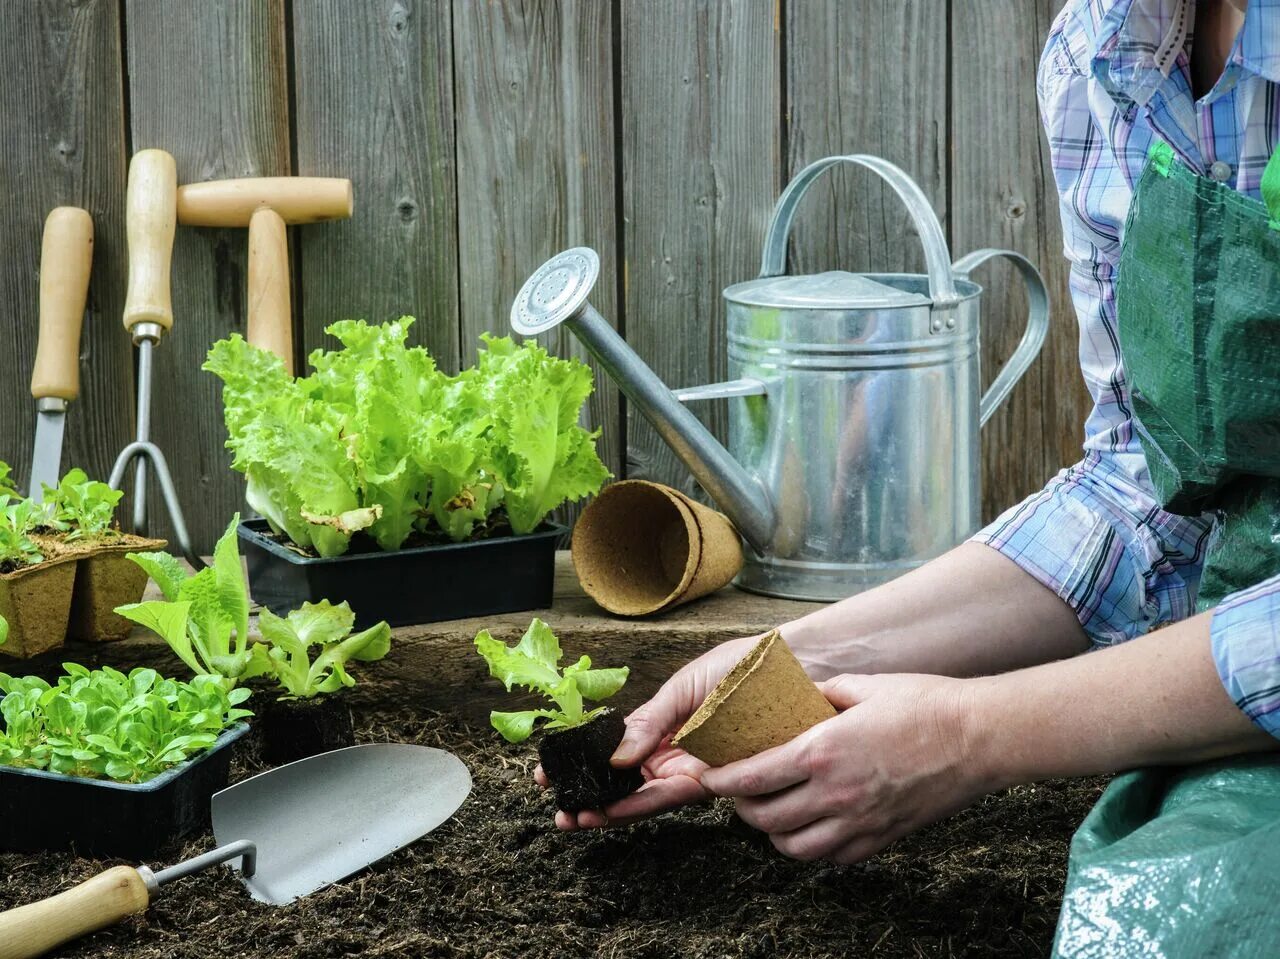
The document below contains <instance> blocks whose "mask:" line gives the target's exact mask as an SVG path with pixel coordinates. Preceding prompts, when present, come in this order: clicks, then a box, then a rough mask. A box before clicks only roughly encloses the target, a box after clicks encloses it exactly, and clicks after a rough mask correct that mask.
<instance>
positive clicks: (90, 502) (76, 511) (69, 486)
mask: <svg viewBox="0 0 1280 959" xmlns="http://www.w3.org/2000/svg"><path fill="white" fill-rule="evenodd" d="M123 495H124V493H123V491H121V490H116V489H112V488H111V487H110V486H108V485H107V484H106V483H100V482H98V481H96V480H91V479H89V477H88V476H87V475H86V474H85V471H84V470H82V469H78V468H77V469H72V470H70V471H68V472H67V474H66V475H65V476H63V477H62V479H61V480H60V481H59V482H58V485H57V487H53V486H49V485H48V484H46V485H45V487H44V502H43V504H42V507H41V513H42V515H41V518H40V525H42V526H45V527H48V528H49V529H51V530H54V531H55V532H58V533H61V534H63V535H62V538H63V539H64V540H66V541H67V542H69V543H70V542H75V541H76V540H81V539H93V538H98V537H103V536H107V535H110V534H112V533H116V534H118V533H119V530H117V529H116V528H115V516H116V506H117V504H119V502H120V497H121V496H123Z"/></svg>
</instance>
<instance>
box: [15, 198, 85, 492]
mask: <svg viewBox="0 0 1280 959" xmlns="http://www.w3.org/2000/svg"><path fill="white" fill-rule="evenodd" d="M92 263H93V220H92V219H91V218H90V216H89V213H88V211H87V210H82V209H80V208H79V207H74V206H60V207H58V208H57V209H55V210H53V211H51V212H50V213H49V216H48V217H47V218H46V219H45V221H44V237H43V239H42V241H41V244H40V338H39V341H38V343H37V346H36V363H35V367H34V368H33V369H32V371H31V395H32V396H33V397H35V401H36V440H35V448H34V450H33V452H32V456H31V477H30V479H29V481H28V482H27V493H28V495H29V496H31V498H32V499H34V500H35V501H36V502H37V503H38V502H40V501H41V500H42V499H43V498H44V485H45V484H46V483H47V484H49V485H50V486H57V485H58V477H59V476H61V475H62V434H63V429H64V427H65V425H66V417H67V404H68V403H70V402H71V401H72V400H74V399H75V398H76V397H77V396H79V395H80V326H81V322H82V320H83V318H84V304H85V299H86V298H87V296H88V293H89V270H90V267H91V265H92Z"/></svg>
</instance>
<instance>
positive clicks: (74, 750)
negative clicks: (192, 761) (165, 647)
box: [0, 663, 253, 783]
mask: <svg viewBox="0 0 1280 959" xmlns="http://www.w3.org/2000/svg"><path fill="white" fill-rule="evenodd" d="M63 669H65V670H66V675H64V676H62V677H61V678H60V679H59V680H58V683H57V685H56V686H50V685H49V684H48V683H47V682H45V681H44V680H43V679H40V678H39V677H36V676H27V677H21V678H15V677H12V676H8V675H5V674H4V673H0V693H3V694H4V698H3V700H0V717H3V720H4V730H3V732H0V765H5V766H17V767H20V768H27V769H47V770H50V771H51V772H56V773H64V774H66V775H70V776H82V777H89V778H95V779H103V778H106V779H113V780H116V781H118V782H132V783H140V782H146V781H147V780H149V779H152V778H154V777H155V776H157V775H159V774H160V773H162V772H164V771H165V770H166V769H168V768H170V767H171V766H175V765H177V764H178V763H181V762H185V761H186V760H187V759H189V758H190V757H192V756H194V755H196V754H197V753H200V752H203V751H204V750H206V749H208V748H209V747H210V746H212V745H213V744H214V742H215V741H216V740H217V738H218V735H219V734H220V733H221V732H222V731H223V730H224V729H226V728H227V727H229V726H231V725H232V724H234V723H236V722H237V721H239V720H241V719H244V718H246V717H248V716H251V715H253V714H252V713H251V712H249V711H248V710H247V709H240V708H238V707H239V705H240V703H243V702H244V701H245V700H246V699H248V698H249V690H247V689H234V690H230V691H228V690H226V689H224V688H223V686H222V684H221V683H220V682H219V681H218V680H217V678H216V677H212V676H197V677H196V678H195V679H193V680H192V681H191V682H189V683H181V682H176V681H175V680H172V679H164V678H162V677H161V676H160V675H159V674H157V673H156V671H155V670H154V669H141V668H140V669H134V670H132V671H130V672H129V673H128V674H127V675H126V674H124V673H122V672H120V671H118V670H115V669H112V668H110V667H109V666H104V667H103V668H102V669H96V670H89V669H86V668H85V667H83V666H79V665H76V664H75V663H64V664H63Z"/></svg>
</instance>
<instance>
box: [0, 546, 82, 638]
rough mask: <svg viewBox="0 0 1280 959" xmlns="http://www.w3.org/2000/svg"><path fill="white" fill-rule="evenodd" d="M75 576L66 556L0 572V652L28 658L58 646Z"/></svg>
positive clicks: (67, 615)
mask: <svg viewBox="0 0 1280 959" xmlns="http://www.w3.org/2000/svg"><path fill="white" fill-rule="evenodd" d="M75 580H76V563H75V561H74V557H70V556H59V557H50V558H48V559H46V560H44V561H43V562H40V563H34V564H33V565H31V566H23V567H20V568H18V569H16V570H14V571H13V572H12V573H4V574H0V616H3V617H4V619H5V622H7V623H8V624H9V638H8V639H7V640H6V641H5V643H4V644H3V645H0V654H3V655H5V656H14V657H17V658H19V659H29V658H30V657H32V656H38V655H39V654H40V653H47V652H49V651H50V650H52V649H57V648H58V647H60V646H61V645H62V644H63V642H64V641H65V640H66V638H67V619H68V617H69V616H70V615H71V595H72V592H73V590H74V589H75Z"/></svg>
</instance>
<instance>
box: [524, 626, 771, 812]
mask: <svg viewBox="0 0 1280 959" xmlns="http://www.w3.org/2000/svg"><path fill="white" fill-rule="evenodd" d="M758 639H759V637H757V636H748V637H746V638H744V639H734V640H730V641H729V642H727V643H721V644H720V645H719V646H717V647H716V648H715V649H712V650H710V651H708V652H706V653H703V654H702V655H701V656H699V657H698V658H697V659H695V660H693V661H692V662H690V663H688V664H687V665H685V666H684V667H682V668H681V669H680V671H679V672H677V673H676V674H675V675H673V676H672V677H671V678H670V679H669V680H667V681H666V683H665V684H663V686H662V688H661V689H660V690H658V692H657V695H655V696H654V697H653V699H651V700H649V701H648V702H647V703H645V704H644V705H643V706H641V707H639V708H638V709H636V710H635V711H634V712H633V713H632V714H631V715H630V716H628V717H627V733H626V736H624V737H623V740H622V743H621V744H620V745H619V746H618V750H617V752H615V753H614V755H613V765H615V766H619V767H625V766H640V768H641V770H642V771H643V772H644V777H645V780H646V782H645V784H644V786H643V787H641V788H640V789H639V790H638V791H637V792H634V793H632V794H631V795H630V796H627V797H626V798H625V799H620V800H618V802H616V803H614V804H613V805H611V806H610V807H609V808H608V809H605V810H587V811H585V812H580V813H578V814H577V815H576V816H575V815H573V814H572V813H567V812H564V811H563V810H562V811H560V812H557V813H556V825H557V826H559V827H560V828H561V829H564V830H573V829H603V828H605V827H609V826H625V825H628V824H630V823H633V822H635V821H637V820H639V819H645V818H647V817H649V816H654V815H657V814H658V813H661V812H666V811H667V810H669V809H675V808H677V807H678V806H684V805H688V804H689V803H692V802H699V801H701V800H704V799H707V798H709V796H708V794H707V791H706V790H705V789H703V788H702V784H701V782H700V781H699V780H700V778H701V776H702V773H703V771H704V770H705V769H706V768H707V765H706V763H703V762H700V761H698V760H697V759H694V758H693V757H692V756H690V755H689V754H688V753H686V752H685V751H684V750H683V749H678V748H676V747H675V746H672V745H671V737H672V736H674V735H675V734H676V733H677V732H678V731H679V730H680V727H681V726H683V725H684V723H685V720H687V719H688V718H689V717H690V716H692V715H693V714H694V712H695V711H696V710H697V708H698V707H699V706H701V705H702V701H703V700H704V699H706V698H707V694H708V693H710V692H711V690H712V689H714V688H715V685H716V683H718V682H720V680H721V679H723V678H724V676H725V674H726V673H728V672H729V670H731V669H732V668H733V667H734V666H735V665H737V663H738V660H740V659H741V658H742V657H743V656H745V655H746V654H747V653H748V652H749V651H750V649H751V647H752V646H754V645H755V644H756V641H757V640H758ZM533 776H534V779H535V780H537V782H538V785H539V786H541V787H542V788H543V789H546V788H547V777H546V774H545V773H544V772H543V771H542V767H541V766H539V767H538V768H537V769H535V770H534V773H533Z"/></svg>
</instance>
